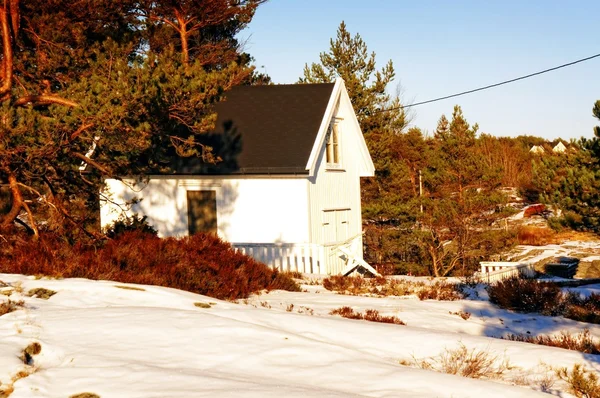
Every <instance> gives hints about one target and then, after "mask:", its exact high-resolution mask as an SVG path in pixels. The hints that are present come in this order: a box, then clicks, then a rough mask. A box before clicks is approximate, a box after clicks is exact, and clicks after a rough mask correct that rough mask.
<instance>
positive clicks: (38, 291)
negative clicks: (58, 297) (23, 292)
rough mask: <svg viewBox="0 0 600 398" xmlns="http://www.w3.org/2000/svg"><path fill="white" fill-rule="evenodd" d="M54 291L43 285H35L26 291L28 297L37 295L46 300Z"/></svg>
mask: <svg viewBox="0 0 600 398" xmlns="http://www.w3.org/2000/svg"><path fill="white" fill-rule="evenodd" d="M55 294H56V292H55V291H54V290H50V289H46V288H43V287H36V288H34V289H31V290H29V291H28V292H27V295H28V296H29V297H33V296H35V297H37V298H39V299H42V300H48V299H49V298H50V297H52V296H54V295H55Z"/></svg>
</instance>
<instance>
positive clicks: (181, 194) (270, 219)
mask: <svg viewBox="0 0 600 398" xmlns="http://www.w3.org/2000/svg"><path fill="white" fill-rule="evenodd" d="M106 184H107V187H108V188H109V190H110V192H111V193H112V200H114V201H115V202H118V203H123V202H125V201H128V200H131V199H132V198H134V197H137V198H139V199H141V201H140V202H139V203H137V204H136V205H134V206H133V207H132V208H131V209H129V210H128V211H127V212H126V214H128V215H131V214H134V213H137V214H140V215H146V216H148V222H149V223H150V224H151V225H153V226H154V227H155V228H157V230H158V232H159V235H160V236H186V235H187V234H188V208H187V206H188V203H187V192H188V191H204V190H214V191H215V193H216V200H217V223H218V234H219V236H220V237H221V238H223V239H225V240H227V241H229V242H232V243H235V242H244V243H265V242H266V243H273V242H279V243H309V228H308V220H309V216H308V203H307V194H306V190H307V181H306V177H302V178H300V177H275V176H270V177H269V178H252V177H248V178H229V179H227V178H211V177H201V178H199V177H178V178H174V177H163V176H153V177H151V178H150V180H149V181H148V182H147V183H143V184H135V182H134V181H126V184H124V183H122V182H121V181H117V180H107V181H106ZM122 213H123V212H122V211H121V209H120V208H119V207H118V206H116V205H114V204H111V203H103V205H102V207H101V221H102V225H103V226H106V225H108V224H110V223H111V222H113V221H114V220H115V219H117V218H118V217H119V216H121V215H122Z"/></svg>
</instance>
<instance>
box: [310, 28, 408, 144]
mask: <svg viewBox="0 0 600 398" xmlns="http://www.w3.org/2000/svg"><path fill="white" fill-rule="evenodd" d="M329 43H330V46H329V52H323V53H321V54H320V56H319V58H320V63H313V64H312V65H310V66H308V64H307V65H305V66H304V76H303V77H301V78H300V79H299V83H330V82H333V81H335V79H336V78H337V77H341V78H342V79H344V83H345V84H346V89H347V90H348V95H349V96H350V101H351V102H352V106H353V107H354V111H355V112H356V116H357V118H358V121H359V123H360V127H361V129H362V132H363V134H365V135H368V134H369V133H371V132H373V131H376V130H379V131H381V130H387V131H394V132H400V131H402V130H403V129H404V128H405V127H406V126H407V124H408V120H407V117H406V114H405V112H404V110H403V109H402V108H398V109H395V110H394V111H388V112H380V111H381V110H382V109H390V108H397V107H399V106H400V105H401V104H400V100H399V99H398V98H394V99H393V100H392V99H391V96H390V95H389V94H388V93H387V92H386V89H387V87H388V85H389V84H390V83H391V82H392V81H393V80H394V77H395V72H394V65H393V63H392V61H391V60H390V61H388V63H387V64H386V65H385V66H384V67H383V68H382V69H380V70H377V68H376V63H375V52H372V53H370V54H369V51H368V48H367V45H366V43H365V42H364V41H363V39H362V38H361V37H360V34H358V33H357V34H356V35H355V36H354V37H353V36H352V35H351V34H350V32H349V31H348V30H347V29H346V24H345V23H344V22H343V21H342V23H340V26H339V28H338V31H337V37H336V39H335V40H334V39H331V40H330V42H329Z"/></svg>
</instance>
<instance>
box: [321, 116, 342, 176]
mask: <svg viewBox="0 0 600 398" xmlns="http://www.w3.org/2000/svg"><path fill="white" fill-rule="evenodd" d="M325 149H326V152H325V159H326V161H327V165H328V166H339V165H340V131H339V126H338V123H337V121H334V122H332V123H331V125H330V126H329V134H327V145H326V148H325Z"/></svg>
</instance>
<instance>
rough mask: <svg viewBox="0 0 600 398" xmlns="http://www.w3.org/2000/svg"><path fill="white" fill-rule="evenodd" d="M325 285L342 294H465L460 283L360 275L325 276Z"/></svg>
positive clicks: (432, 296)
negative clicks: (432, 282)
mask: <svg viewBox="0 0 600 398" xmlns="http://www.w3.org/2000/svg"><path fill="white" fill-rule="evenodd" d="M323 287H324V288H325V289H327V290H331V291H334V292H337V293H340V294H352V295H360V294H368V295H375V296H408V295H412V294H414V295H417V296H418V297H419V299H421V300H427V299H431V300H460V299H462V298H464V296H465V294H464V292H463V287H462V285H460V284H452V283H447V282H436V283H434V284H431V285H428V284H426V283H424V282H413V281H407V280H402V279H386V278H384V277H378V278H370V279H366V278H363V277H360V276H341V275H335V276H330V277H329V278H325V279H324V280H323Z"/></svg>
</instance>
